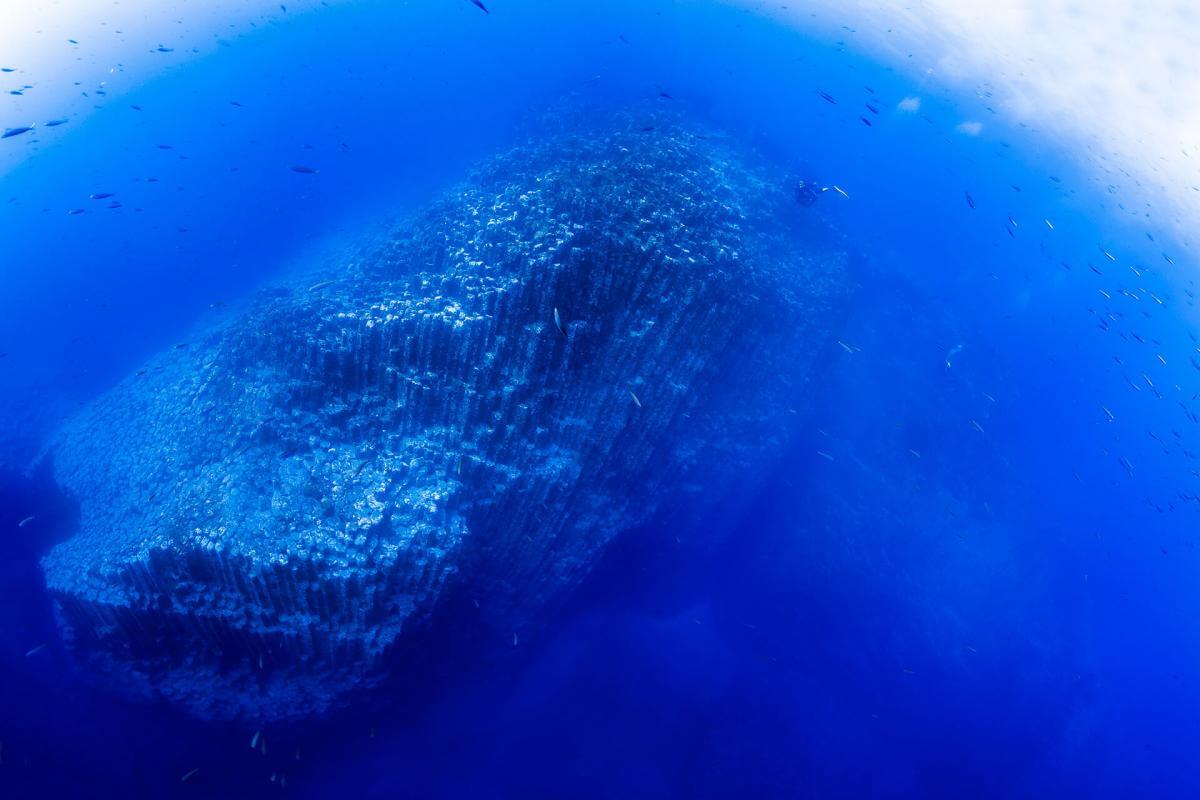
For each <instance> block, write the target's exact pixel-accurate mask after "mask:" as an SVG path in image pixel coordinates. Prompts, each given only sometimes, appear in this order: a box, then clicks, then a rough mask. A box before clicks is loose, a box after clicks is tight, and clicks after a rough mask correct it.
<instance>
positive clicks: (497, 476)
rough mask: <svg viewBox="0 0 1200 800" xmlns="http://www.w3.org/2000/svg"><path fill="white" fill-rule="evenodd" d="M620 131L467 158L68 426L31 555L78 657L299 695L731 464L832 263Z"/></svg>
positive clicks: (159, 688) (536, 594)
mask: <svg viewBox="0 0 1200 800" xmlns="http://www.w3.org/2000/svg"><path fill="white" fill-rule="evenodd" d="M647 127H650V126H648V125H646V123H645V122H644V121H641V120H639V121H638V122H636V123H635V122H633V121H631V120H630V119H624V118H622V119H618V120H617V121H616V122H615V123H613V124H612V126H611V127H607V128H605V129H603V130H601V131H599V132H596V131H592V132H589V133H588V134H587V135H575V134H563V135H561V136H560V137H558V138H555V139H553V140H547V141H541V142H536V143H531V144H529V145H527V146H524V147H521V148H518V149H516V150H514V151H512V152H510V153H507V154H504V155H501V156H499V157H497V158H495V159H493V160H491V161H490V162H488V163H486V164H484V165H483V166H482V167H480V168H479V169H478V170H477V171H476V172H475V173H474V174H473V175H472V176H471V177H470V179H469V180H468V181H467V182H466V183H465V184H463V185H462V186H461V187H459V188H457V189H456V190H454V191H452V192H451V193H449V194H447V195H446V196H445V197H443V198H442V199H441V200H440V201H438V202H436V203H435V204H433V205H432V206H431V207H430V208H429V209H428V210H426V211H424V212H422V213H420V214H418V215H417V216H416V217H415V218H413V219H412V220H410V221H409V222H408V223H406V224H405V225H403V226H402V227H401V228H400V229H398V230H395V231H393V232H392V233H391V234H390V236H389V237H387V240H386V241H384V242H381V243H380V245H379V246H377V247H374V248H371V249H369V250H366V251H364V252H363V253H362V254H360V255H355V256H353V257H352V258H347V259H346V260H344V261H343V262H342V263H339V264H337V265H336V266H330V267H328V268H327V269H326V270H325V272H324V273H323V274H320V275H317V276H316V277H315V278H312V279H305V280H304V281H303V282H298V283H295V284H294V285H285V286H282V287H280V288H277V289H275V290H272V291H268V292H264V293H262V294H261V296H259V297H258V298H257V299H255V300H254V301H253V302H252V303H251V304H250V306H249V308H248V309H247V310H246V311H245V312H244V313H242V314H241V315H240V316H239V317H238V318H236V319H233V320H231V321H228V322H225V323H222V324H221V325H220V326H218V327H217V328H215V329H213V330H209V331H207V332H205V333H203V334H201V335H199V336H197V337H196V338H195V339H194V340H193V341H191V342H190V343H189V344H188V345H187V346H186V347H182V348H177V349H173V350H171V351H169V352H167V353H165V354H163V355H162V356H160V357H158V358H157V359H155V360H154V361H152V362H151V363H150V364H148V365H147V367H146V369H145V370H144V371H141V372H139V374H138V375H136V376H132V377H131V378H129V379H128V380H126V381H125V382H123V383H122V384H120V385H118V386H117V387H116V388H114V389H113V390H111V391H110V392H108V393H107V394H106V395H104V396H103V397H101V398H100V399H99V400H98V401H97V402H96V403H95V404H94V405H93V406H92V407H90V408H88V409H87V410H85V411H83V412H82V413H80V414H79V415H78V416H77V417H76V418H74V419H73V420H72V421H70V422H69V423H68V424H67V425H66V426H65V427H64V429H63V430H61V431H60V433H59V434H58V436H57V437H56V439H55V441H54V442H53V443H52V444H51V446H50V448H49V450H48V455H47V457H48V458H51V459H52V460H53V466H54V470H55V474H56V476H57V479H58V481H59V482H60V484H61V485H62V486H63V487H64V489H66V490H67V491H68V492H69V493H70V494H71V495H72V496H73V497H74V498H76V500H77V501H78V503H79V509H80V525H79V530H78V533H77V534H76V535H75V536H74V538H72V539H70V540H69V541H66V542H64V543H62V544H60V545H59V546H57V547H56V548H55V549H54V550H53V551H51V552H50V553H49V554H48V555H47V556H46V558H45V560H44V569H45V574H46V581H47V584H48V587H49V589H50V591H51V593H52V595H53V597H54V599H55V601H56V603H57V606H58V609H59V612H60V619H61V621H62V625H63V629H64V632H65V635H66V637H67V638H68V640H69V641H70V643H71V645H72V646H73V648H74V649H75V651H76V652H77V653H78V654H79V656H80V658H81V659H82V660H83V661H84V662H85V663H86V664H87V665H88V666H89V667H90V668H92V669H94V670H96V671H98V672H101V673H106V674H108V675H110V676H111V677H112V678H114V679H115V680H116V682H117V683H119V684H122V685H125V686H127V687H130V688H133V689H136V690H139V691H142V692H145V693H148V694H151V695H159V696H165V697H166V698H168V699H170V700H172V701H174V702H176V703H178V704H181V705H182V706H185V707H187V708H189V709H190V710H191V711H192V712H193V713H195V714H197V715H200V716H203V717H216V718H236V717H240V718H246V719H256V720H272V719H283V718H290V717H297V716H303V715H308V714H313V713H319V712H321V711H323V710H325V709H327V708H328V707H329V706H330V705H331V704H333V703H335V702H337V701H338V700H339V698H342V697H344V696H345V694H346V693H347V692H348V691H349V690H351V689H353V688H355V687H358V686H362V685H364V684H366V683H369V682H370V681H371V680H372V679H373V676H375V675H376V674H377V672H378V670H379V664H380V660H381V658H382V656H383V654H384V653H385V652H387V651H388V650H389V648H393V647H402V646H403V643H404V635H405V633H406V631H410V630H412V629H413V627H414V626H420V625H422V624H425V623H427V622H428V621H429V619H430V617H431V615H432V614H433V612H434V611H435V609H437V607H438V604H439V603H443V602H446V597H447V596H448V595H450V594H451V593H452V592H469V593H470V596H471V597H472V598H477V599H478V600H479V602H480V604H481V606H482V607H484V608H485V609H487V610H488V611H489V613H491V614H492V615H493V617H494V619H496V620H497V625H512V626H513V629H514V630H515V629H517V628H518V627H519V626H521V625H525V624H529V623H530V621H531V620H534V619H536V618H537V613H538V610H539V609H543V608H544V607H545V606H546V604H548V603H550V602H552V601H554V600H555V599H556V598H559V597H561V595H562V594H563V592H564V591H566V590H568V589H570V588H571V587H573V586H575V585H577V584H578V583H579V582H580V580H581V579H582V578H583V577H585V576H586V575H587V573H588V571H589V569H590V568H591V567H592V566H593V565H594V564H595V563H596V561H597V559H598V557H599V555H600V554H601V553H602V551H603V550H604V548H605V547H606V545H608V544H609V543H610V542H611V541H612V540H613V538H614V537H616V536H617V535H619V534H620V533H621V532H623V531H628V530H630V529H631V528H633V527H635V526H637V525H639V524H642V523H644V522H645V521H646V520H647V519H648V518H649V517H650V516H651V515H652V514H661V513H663V512H664V511H668V510H669V509H665V508H664V503H671V504H673V505H674V506H675V507H677V508H678V509H679V512H680V518H683V517H688V516H689V515H690V518H692V519H695V518H696V516H697V513H696V512H698V511H700V512H702V511H703V509H704V508H705V507H706V504H709V503H711V502H713V501H714V499H715V498H719V497H720V496H721V495H722V494H723V493H726V492H730V491H736V490H737V489H738V487H743V486H745V485H746V482H747V481H749V480H751V479H752V477H753V474H754V467H755V465H756V464H761V463H762V462H763V457H764V454H767V453H770V452H772V451H778V450H779V449H780V448H781V447H782V445H783V444H784V443H785V441H786V439H787V437H788V435H789V427H790V426H794V425H795V424H796V423H795V421H794V420H795V419H796V418H797V417H796V414H795V409H796V408H797V407H800V406H802V405H803V403H804V398H805V396H806V393H807V392H808V391H809V389H808V388H807V387H808V383H809V381H810V379H811V377H812V376H811V372H812V369H813V364H814V362H815V361H816V358H817V356H818V354H819V352H820V351H821V350H822V349H823V348H825V347H826V346H827V345H828V342H829V341H830V339H829V334H828V333H827V331H828V329H829V324H830V321H831V319H833V318H835V317H836V315H837V308H838V304H839V302H840V298H841V297H842V296H843V295H844V294H845V286H846V280H847V279H846V275H845V272H846V271H845V265H844V262H845V256H844V254H843V253H842V251H841V250H840V248H839V247H838V246H837V245H836V244H835V243H833V242H832V240H831V237H829V236H828V235H827V234H819V233H815V232H814V231H813V230H808V229H806V228H805V227H804V226H805V225H806V224H807V223H805V222H804V221H803V217H804V215H805V214H807V213H810V212H805V211H803V210H802V209H799V208H798V207H797V206H796V205H795V203H794V202H793V200H792V198H791V197H790V194H789V189H788V187H787V186H786V185H784V184H785V182H784V181H781V180H778V179H777V178H776V177H775V176H773V175H771V174H769V173H767V172H765V171H763V170H762V169H761V168H759V167H757V166H755V165H752V164H751V163H750V161H749V158H748V157H747V156H745V155H743V154H739V153H736V152H734V150H733V149H732V148H731V147H730V146H729V145H727V144H725V143H722V142H721V141H720V140H718V139H714V138H709V137H705V136H702V135H700V134H698V133H696V132H695V131H693V130H691V129H689V128H687V127H685V126H682V125H680V124H678V123H677V122H673V121H669V120H668V121H664V120H661V119H660V120H656V121H655V123H654V125H653V127H652V129H650V130H647V129H646V128H647ZM556 310H557V319H556Z"/></svg>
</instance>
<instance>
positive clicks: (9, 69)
mask: <svg viewBox="0 0 1200 800" xmlns="http://www.w3.org/2000/svg"><path fill="white" fill-rule="evenodd" d="M0 72H16V70H15V69H13V68H12V67H0Z"/></svg>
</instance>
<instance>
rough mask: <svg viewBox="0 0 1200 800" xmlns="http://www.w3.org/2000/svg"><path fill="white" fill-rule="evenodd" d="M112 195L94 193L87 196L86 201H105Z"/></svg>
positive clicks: (111, 193)
mask: <svg viewBox="0 0 1200 800" xmlns="http://www.w3.org/2000/svg"><path fill="white" fill-rule="evenodd" d="M113 194H114V192H95V193H94V194H89V195H88V199H89V200H107V199H108V198H110V197H112V196H113Z"/></svg>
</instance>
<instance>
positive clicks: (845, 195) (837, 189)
mask: <svg viewBox="0 0 1200 800" xmlns="http://www.w3.org/2000/svg"><path fill="white" fill-rule="evenodd" d="M833 190H834V191H835V192H837V193H838V194H840V195H841V196H842V197H844V198H846V199H847V200H849V199H850V195H848V194H846V190H845V189H843V188H842V187H840V186H837V185H835V186H834V187H833Z"/></svg>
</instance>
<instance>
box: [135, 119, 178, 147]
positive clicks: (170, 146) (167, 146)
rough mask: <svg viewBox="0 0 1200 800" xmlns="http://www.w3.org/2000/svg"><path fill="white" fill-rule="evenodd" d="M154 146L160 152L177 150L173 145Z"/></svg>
mask: <svg viewBox="0 0 1200 800" xmlns="http://www.w3.org/2000/svg"><path fill="white" fill-rule="evenodd" d="M138 110H139V111H140V110H141V109H138ZM154 146H155V147H157V148H158V149H159V150H174V149H175V145H172V144H156V145H154Z"/></svg>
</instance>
